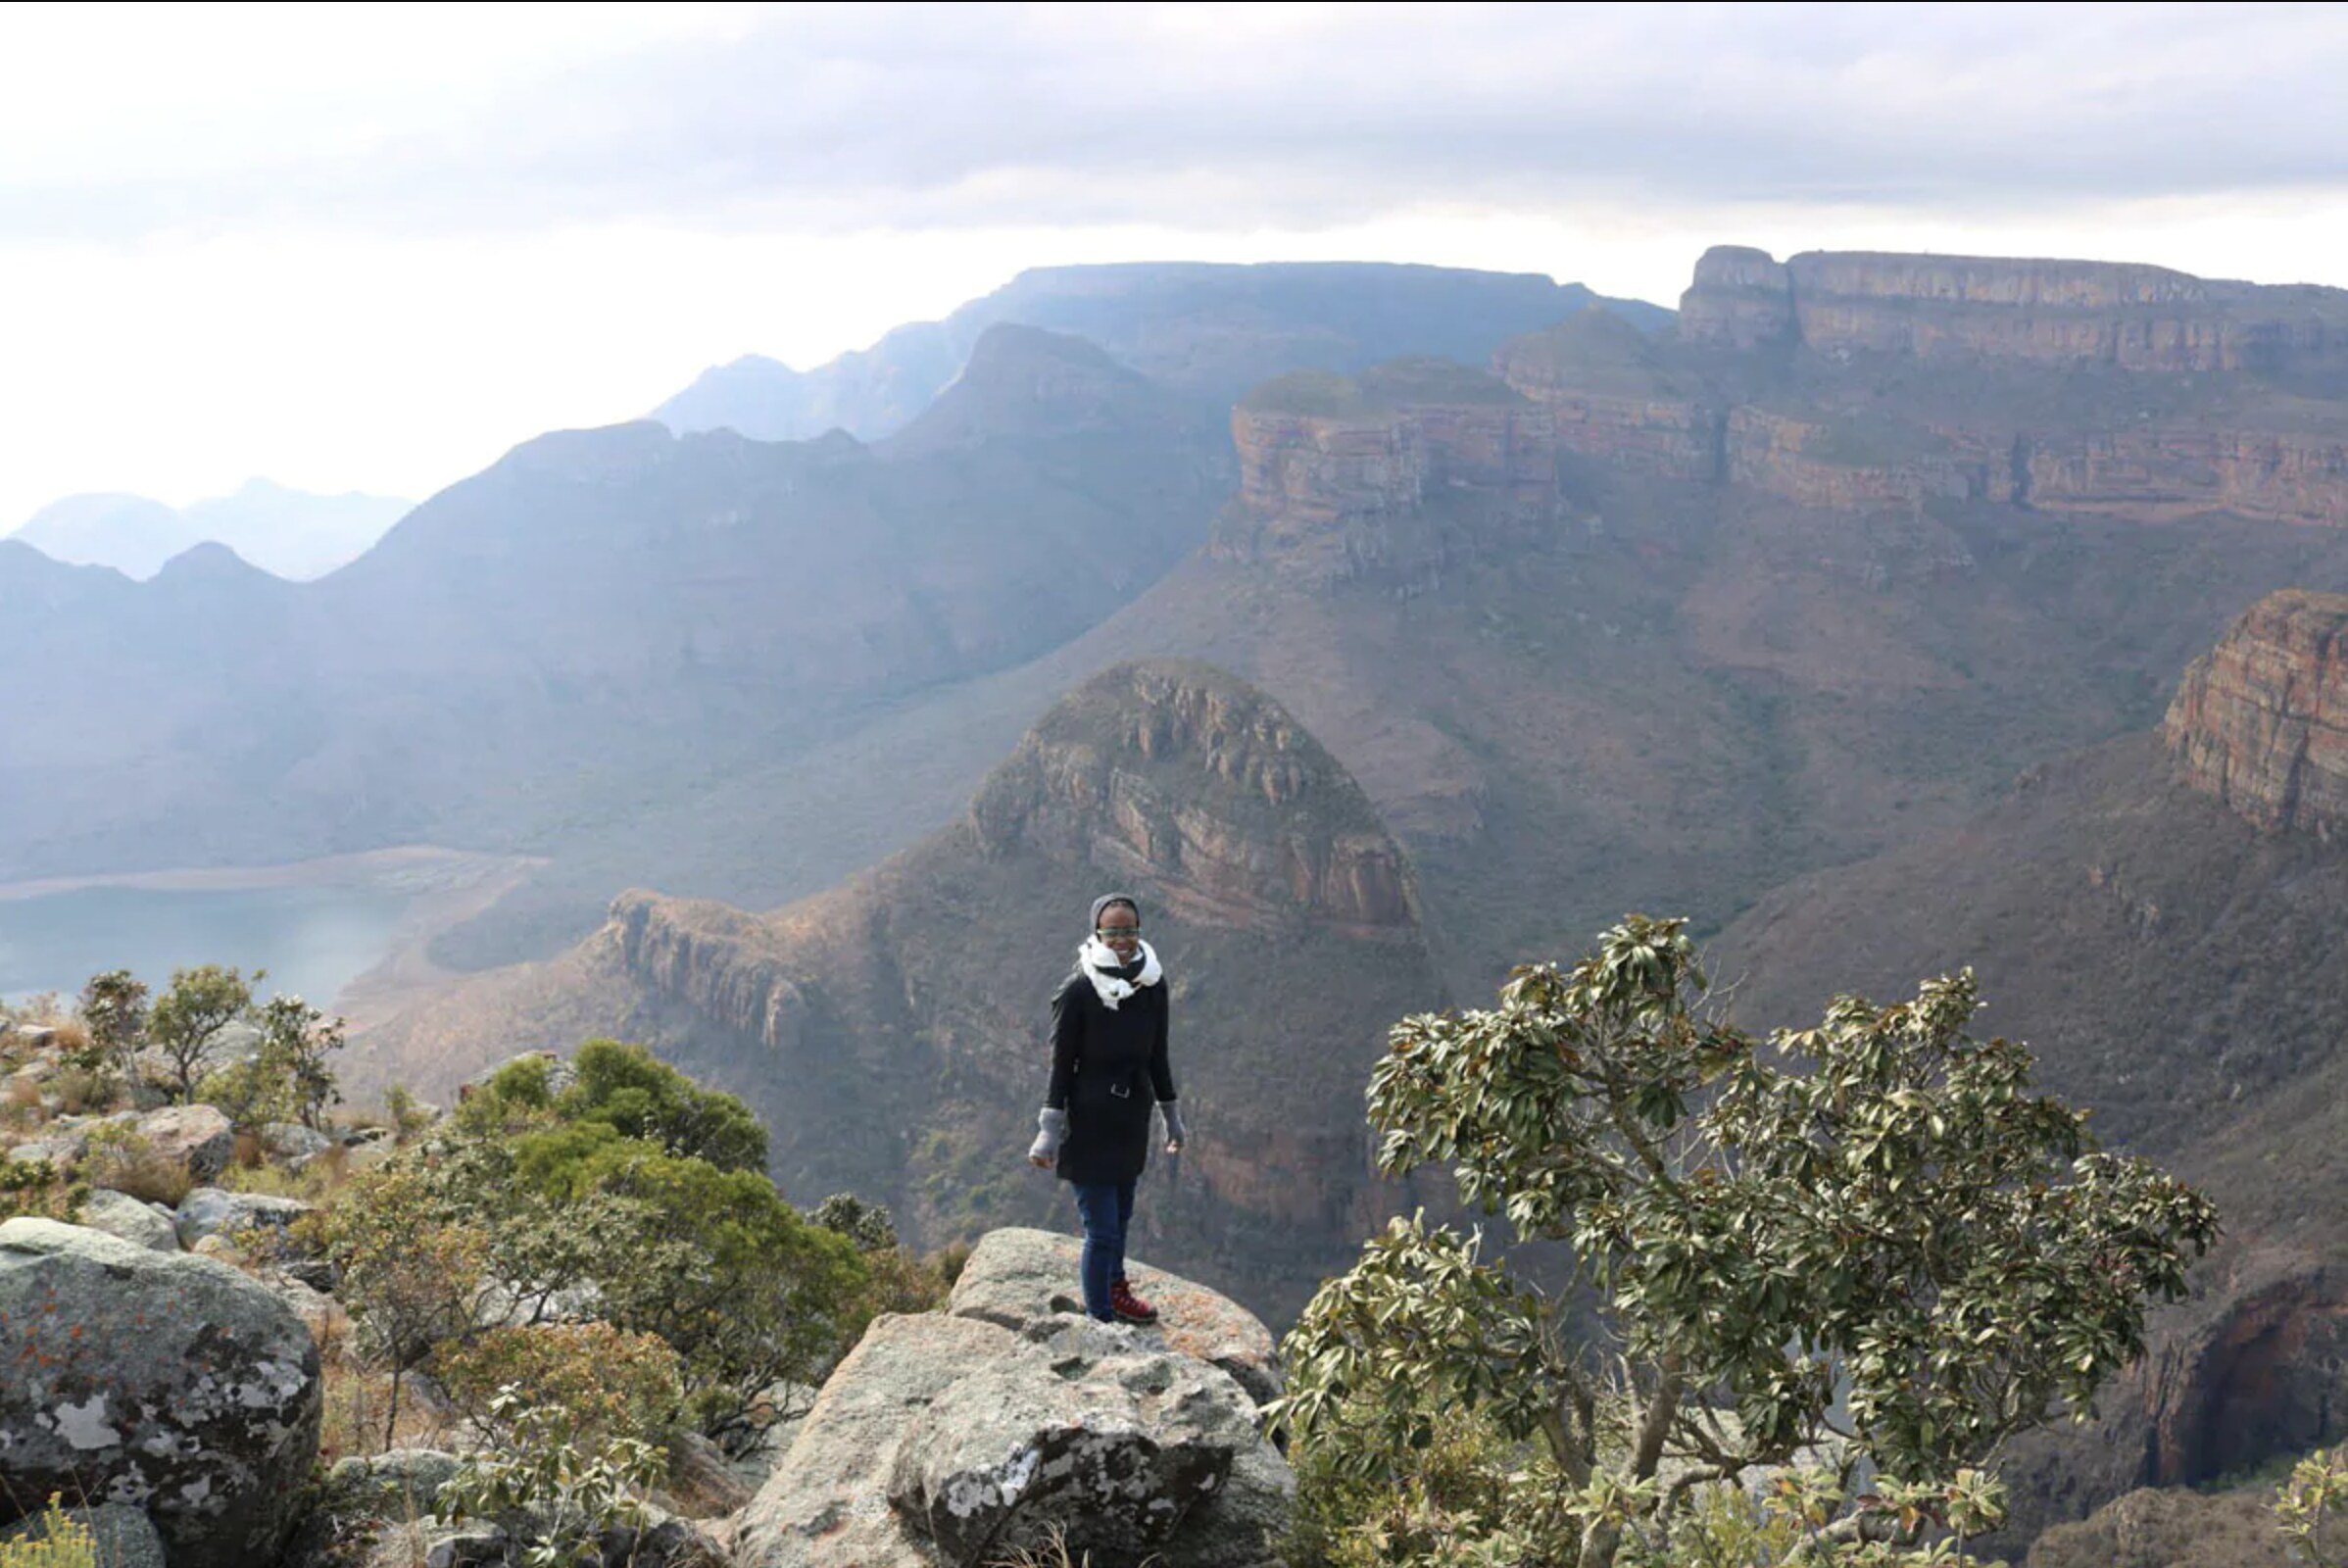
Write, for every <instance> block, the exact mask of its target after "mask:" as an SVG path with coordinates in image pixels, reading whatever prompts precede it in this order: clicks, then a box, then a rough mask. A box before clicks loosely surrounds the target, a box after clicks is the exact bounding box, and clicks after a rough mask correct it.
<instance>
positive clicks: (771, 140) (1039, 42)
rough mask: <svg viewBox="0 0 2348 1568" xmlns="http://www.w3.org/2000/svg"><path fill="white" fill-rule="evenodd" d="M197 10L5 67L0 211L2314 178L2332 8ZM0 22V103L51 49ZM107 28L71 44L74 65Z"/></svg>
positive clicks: (1242, 212)
mask: <svg viewBox="0 0 2348 1568" xmlns="http://www.w3.org/2000/svg"><path fill="white" fill-rule="evenodd" d="M231 15H232V17H233V19H234V23H235V25H233V26H229V27H227V28H225V29H223V28H221V27H220V26H218V25H216V26H213V27H211V28H209V29H195V30H191V31H190V32H189V33H188V34H187V35H186V36H185V37H183V38H179V39H176V40H172V41H169V46H168V48H167V49H166V53H165V54H163V55H158V54H157V53H156V49H157V47H160V46H157V45H154V44H153V43H152V42H151V41H150V45H149V47H147V48H146V49H145V50H144V51H138V52H134V53H135V54H136V58H135V59H132V60H131V61H130V62H129V63H128V66H126V67H122V69H120V70H117V71H116V72H115V73H114V75H107V74H106V73H105V72H103V71H99V79H97V80H95V81H94V82H91V81H84V80H82V79H80V78H79V77H78V76H77V75H76V74H75V73H73V72H72V71H67V72H66V73H64V74H65V76H66V77H67V78H68V79H70V80H71V81H72V83H73V90H72V91H70V92H62V93H61V92H59V91H57V90H54V88H53V89H52V90H51V91H49V92H48V93H46V94H42V93H39V92H30V93H27V92H25V91H23V90H19V91H17V93H16V96H15V101H14V103H13V107H5V108H0V147H14V148H16V149H17V152H16V153H15V154H13V155H10V154H5V153H0V235H5V236H9V237H15V238H20V239H23V238H43V239H77V240H86V239H98V240H122V239H131V238H139V237H144V236H149V235H153V234H156V233H160V232H166V231H184V230H188V229H195V230H212V231H234V230H237V229H241V228H249V227H267V226H277V225H283V224H286V223H298V224H302V225H305V226H307V225H325V226H330V227H351V228H360V229H375V230H382V231H389V232H403V233H479V232H497V231H513V230H515V229H540V228H545V227H549V226H558V225H563V224H600V223H611V222H656V223H663V224H676V225H683V226H691V227H696V228H701V229H709V230H730V229H751V230H762V231H769V232H772V231H779V230H786V229H788V230H795V231H817V232H821V231H836V232H847V231H855V230H858V229H869V228H881V227H890V228H910V229H923V228H956V227H978V226H987V225H1003V224H1041V225H1049V226H1064V227H1079V226H1086V225H1101V224H1114V223H1134V222H1151V223H1172V224H1177V225H1180V226H1183V227H1187V228H1193V229H1200V230H1212V229H1218V228H1225V229H1246V228H1251V227H1260V226H1264V225H1267V224H1276V225H1279V226H1282V227H1287V228H1296V227H1299V226H1313V225H1339V224H1345V223H1354V222H1362V221H1373V220H1375V219H1377V218H1379V217H1380V216H1381V215H1384V214H1389V213H1394V212H1398V211H1403V210H1406V209H1409V208H1411V207H1413V206H1422V205H1425V204H1428V203H1450V204H1464V205H1470V206H1477V207H1484V208H1488V209H1518V210H1526V209H1535V210H1538V209H1542V208H1550V207H1555V206H1559V205H1563V204H1570V203H1573V202H1577V201H1584V200H1602V201H1605V202H1608V203H1613V204H1620V203H1624V202H1640V201H1652V202H1655V203H1657V204H1660V205H1667V206H1681V207H1702V206H1710V205H1718V204H1723V203H1737V204H1744V205H1751V204H1770V203H1783V204H1788V205H1817V204H1822V203H1835V204H1846V205H1847V204H1857V205H1868V204H1883V205H1886V206H1890V205H1896V206H1899V207H1901V208H1902V209H1904V210H1909V211H1917V210H1923V211H1932V210H1941V211H1955V212H1963V211H1976V212H1978V211H1986V210H1999V209H2013V208H2017V207H2020V208H2030V207H2055V206H2059V205H2061V204H2064V203H2070V202H2078V201H2080V200H2085V199H2094V200H2130V199H2145V198H2159V197H2168V196H2196V195H2211V194H2221V193H2224V194H2239V193H2245V192H2275V191H2287V190H2291V189H2302V188H2311V187H2322V188H2333V187H2339V186H2348V94H2341V93H2339V92H2338V91H2337V90H2336V83H2337V82H2338V81H2340V80H2341V79H2343V78H2344V77H2348V10H2342V9H2339V8H2331V7H2299V6H2241V5H2236V6H2224V7H2203V6H2170V7H2158V6H2156V7H2150V8H2146V7H2106V6H2076V7H2075V6H2044V7H2030V8H2024V7H2017V6H1999V7H1955V6H1949V7H1938V6H1935V7H1909V6H1886V7H1876V6H1848V7H1845V6H1709V5H1703V6H1684V7H1617V6H1605V7H1587V8H1586V7H1580V6H1553V7H1513V6H1468V5H1443V6H1439V7H1420V6H1399V5H1390V6H1360V7H1342V8H1341V7H1320V6H1265V7H1246V8H1234V7H1219V6H1205V7H1187V6H1186V7H1157V6H1133V7H1099V8H1093V7H1087V8H1076V7H1068V8H1060V7H1025V6H964V5H955V6H940V7H932V6H896V7H841V8H801V7H788V8H771V7H734V6H705V7H699V8H678V9H676V10H674V11H661V10H660V9H659V8H654V9H649V10H647V9H642V8H627V7H621V8H616V9H612V10H609V11H596V12H593V13H589V14H588V15H589V17H590V18H591V20H592V25H587V24H583V23H581V22H580V21H578V20H576V19H577V18H578V17H579V15H580V14H579V13H577V12H573V11H569V10H565V11H561V12H557V11H554V10H553V8H548V10H547V11H546V12H534V11H531V10H529V9H527V8H522V9H512V8H509V9H506V10H496V11H492V12H491V13H490V14H489V20H488V21H487V22H480V21H470V22H468V21H467V20H466V18H467V17H468V16H469V15H471V12H470V10H469V8H465V9H460V10H458V11H451V12H442V13H426V14H424V15H423V16H421V17H416V16H410V17H408V18H407V19H406V20H405V21H402V20H400V19H399V17H398V16H397V14H395V13H377V12H365V11H363V12H359V13H355V14H347V15H346V14H344V13H339V12H333V11H328V12H325V13H322V14H319V15H322V16H323V17H324V18H326V19H329V20H325V21H321V20H319V16H318V15H314V16H313V17H312V18H310V19H309V20H307V21H305V22H304V23H303V24H302V25H301V26H300V27H299V28H297V29H295V30H294V31H292V32H290V33H289V32H286V31H284V30H283V29H282V28H275V27H272V25H270V24H269V23H268V22H267V21H266V20H265V17H266V15H267V14H265V13H247V12H235V13H232V14H231ZM565 19H570V20H565ZM8 25H12V24H8V23H5V22H0V55H13V57H14V58H15V59H16V60H18V62H19V66H18V67H17V68H15V69H16V71H17V73H18V74H19V77H20V79H18V80H15V81H12V80H10V79H8V71H7V69H6V68H0V104H6V103H9V102H10V98H9V90H10V89H26V88H27V87H28V86H29V85H31V84H33V83H35V82H36V81H37V80H40V79H47V80H50V81H52V82H53V83H54V81H55V80H56V79H57V77H58V75H59V73H58V72H57V71H56V69H55V66H56V64H57V63H56V62H55V61H49V62H46V63H45V64H46V67H47V69H46V70H43V69H41V68H40V65H39V64H38V63H36V66H35V67H26V66H25V65H24V60H25V59H26V56H25V53H24V50H23V49H22V48H19V49H16V50H13V51H12V50H10V49H9V47H8V45H9V44H10V42H11V39H10V38H9V37H8V36H7V35H6V32H5V28H6V27H7V26H8ZM15 25H22V24H15ZM582 29H584V30H582ZM117 30H118V31H119V30H121V29H117ZM112 47H113V46H112V45H111V44H110V42H109V40H108V39H107V37H106V36H105V35H104V33H103V31H102V30H100V31H92V32H91V33H90V34H89V35H87V36H85V37H82V38H80V39H78V40H77V41H75V42H73V44H72V45H71V47H69V48H67V49H66V51H65V52H66V53H67V54H68V55H73V58H74V59H75V60H77V61H78V62H79V63H80V64H81V65H82V66H84V67H85V68H88V69H90V70H93V71H97V70H98V69H99V68H104V67H109V66H122V62H120V61H118V60H117V59H116V56H115V54H114V53H111V52H110V49H111V48H112ZM75 50H78V51H79V52H78V54H75V53H74V51H75ZM36 54H37V51H36ZM215 75H217V76H218V78H219V80H220V91H219V92H218V94H217V95H212V96H208V95H207V93H206V91H205V88H206V86H207V83H208V81H210V80H212V79H213V76H215ZM115 76H119V77H120V78H121V79H120V80H116V79H115ZM60 127H62V129H61V128H60ZM33 132H47V134H45V135H36V134H32V133H33Z"/></svg>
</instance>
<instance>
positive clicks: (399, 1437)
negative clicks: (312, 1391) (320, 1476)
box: [318, 1331, 464, 1465]
mask: <svg viewBox="0 0 2348 1568" xmlns="http://www.w3.org/2000/svg"><path fill="white" fill-rule="evenodd" d="M318 1364H319V1367H320V1369H321V1377H320V1381H321V1383H322V1384H323V1385H324V1387H323V1390H322V1394H323V1397H324V1401H325V1409H324V1413H323V1418H322V1420H321V1421H320V1423H319V1428H318V1461H319V1463H321V1464H326V1465H331V1464H332V1463H334V1461H335V1460H337V1459H348V1458H352V1457H363V1456H366V1455H368V1454H376V1453H381V1452H383V1451H384V1450H385V1449H386V1448H448V1449H452V1450H456V1449H461V1448H462V1447H463V1446H464V1445H463V1444H462V1443H459V1442H457V1441H455V1439H456V1429H455V1428H454V1427H453V1426H452V1425H451V1424H450V1422H449V1421H448V1420H447V1419H446V1418H444V1417H442V1416H441V1415H439V1414H437V1413H435V1412H434V1411H433V1410H431V1409H429V1408H428V1407H426V1406H425V1404H424V1403H423V1401H422V1400H420V1399H417V1398H416V1397H415V1396H414V1394H413V1393H412V1392H410V1391H403V1392H402V1393H401V1395H400V1417H399V1427H398V1429H397V1430H396V1431H395V1432H393V1433H391V1434H390V1441H389V1442H386V1441H385V1431H384V1423H385V1421H386V1420H388V1419H389V1417H390V1414H391V1379H390V1378H388V1377H386V1376H384V1375H383V1374H382V1373H380V1372H374V1371H369V1370H368V1369H367V1368H366V1367H364V1366H362V1365H361V1364H360V1363H359V1358H358V1355H357V1352H356V1351H355V1349H354V1348H352V1347H351V1345H350V1344H349V1343H348V1342H347V1340H346V1339H345V1337H344V1335H343V1334H342V1333H341V1332H334V1331H329V1332H328V1333H327V1335H326V1336H325V1338H324V1339H322V1340H321V1341H320V1342H319V1343H318Z"/></svg>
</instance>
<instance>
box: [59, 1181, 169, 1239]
mask: <svg viewBox="0 0 2348 1568" xmlns="http://www.w3.org/2000/svg"><path fill="white" fill-rule="evenodd" d="M74 1222H75V1223H76V1224H79V1225H84V1226H87V1227H88V1228H89V1229H91V1230H93V1231H104V1232H105V1233H106V1234H107V1235H109V1236H118V1237H121V1238H122V1240H123V1241H125V1242H128V1243H130V1244H131V1245H133V1246H135V1247H144V1248H146V1249H148V1250H151V1251H157V1252H176V1251H178V1250H179V1232H178V1230H177V1229H176V1228H175V1227H174V1226H173V1225H172V1223H171V1221H170V1220H168V1219H165V1218H164V1217H163V1216H162V1215H161V1214H158V1213H156V1212H155V1209H154V1206H153V1205H152V1204H149V1203H144V1202H141V1201H139V1200H137V1199H135V1198H132V1197H131V1196H130V1195H129V1194H127V1193H112V1192H108V1191H107V1190H106V1189H104V1188H99V1189H98V1190H97V1191H95V1192H93V1193H91V1194H90V1195H89V1197H88V1199H87V1200H85V1201H83V1203H82V1205H81V1212H80V1214H79V1215H77V1216H76V1217H75V1221H74Z"/></svg>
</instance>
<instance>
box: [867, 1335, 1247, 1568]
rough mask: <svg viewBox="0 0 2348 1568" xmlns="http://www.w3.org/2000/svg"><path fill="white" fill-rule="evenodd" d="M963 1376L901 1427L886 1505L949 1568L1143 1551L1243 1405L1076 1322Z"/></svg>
mask: <svg viewBox="0 0 2348 1568" xmlns="http://www.w3.org/2000/svg"><path fill="white" fill-rule="evenodd" d="M1062 1321H1063V1323H1064V1324H1065V1327H1064V1328H1062V1329H1061V1331H1060V1332H1059V1333H1057V1334H1055V1335H1053V1336H1052V1338H1051V1339H1050V1340H1049V1341H1048V1342H1047V1343H1046V1345H1045V1346H1044V1351H1045V1354H1044V1356H1043V1358H1042V1360H1041V1362H1039V1359H1038V1357H1037V1356H1035V1355H1022V1354H1006V1355H1002V1356H999V1357H996V1358H995V1359H994V1360H992V1361H991V1362H990V1363H989V1364H987V1365H985V1366H981V1367H978V1368H975V1369H974V1370H972V1371H971V1372H970V1373H969V1374H968V1375H967V1376H965V1377H963V1378H962V1379H961V1380H960V1381H959V1382H957V1383H955V1384H954V1387H953V1388H951V1389H948V1390H947V1391H946V1392H945V1393H944V1394H942V1395H940V1396H939V1397H938V1398H937V1399H936V1400H935V1401H934V1402H933V1403H932V1404H931V1405H930V1406H929V1408H928V1409H927V1410H924V1411H923V1412H922V1413H921V1415H920V1416H919V1418H918V1419H917V1420H916V1421H914V1422H913V1423H912V1426H911V1428H910V1429H909V1431H908V1432H907V1433H906V1436H905V1442H904V1444H903V1445H902V1446H900V1447H899V1449H898V1452H897V1463H896V1466H895V1468H894V1471H893V1473H892V1475H891V1476H890V1482H889V1500H890V1501H891V1502H892V1503H894V1504H895V1505H896V1506H897V1508H898V1509H899V1510H900V1511H901V1512H902V1513H904V1514H905V1516H906V1517H907V1518H908V1519H910V1520H911V1521H913V1522H914V1524H915V1525H916V1527H917V1528H918V1529H919V1530H920V1531H921V1533H923V1534H925V1535H927V1536H928V1537H929V1539H930V1540H931V1541H932V1542H933V1543H935V1544H936V1545H937V1547H938V1554H939V1556H940V1557H941V1558H942V1559H943V1560H944V1561H946V1562H948V1563H952V1564H955V1565H963V1564H968V1565H973V1568H975V1565H978V1564H983V1563H990V1562H996V1561H1000V1560H1001V1559H1003V1558H1004V1557H1006V1556H1010V1555H1013V1554H1014V1553H1017V1552H1019V1551H1040V1550H1042V1549H1044V1548H1045V1547H1046V1546H1047V1545H1049V1544H1051V1542H1052V1539H1053V1537H1054V1535H1055V1534H1057V1535H1059V1536H1060V1537H1062V1538H1064V1540H1065V1542H1066V1544H1067V1547H1068V1551H1069V1554H1070V1555H1071V1556H1078V1555H1080V1554H1081V1553H1085V1552H1090V1553H1092V1554H1094V1555H1095V1556H1096V1557H1097V1558H1100V1559H1101V1560H1104V1561H1122V1560H1127V1559H1135V1560H1138V1559H1141V1558H1145V1557H1150V1556H1153V1555H1155V1554H1157V1553H1158V1552H1159V1551H1160V1549H1161V1548H1163V1547H1164V1546H1165V1544H1167V1543H1168V1542H1169V1541H1171V1540H1173V1539H1174V1537H1175V1534H1176V1532H1177V1531H1179V1530H1180V1529H1181V1527H1182V1524H1183V1522H1184V1521H1185V1520H1186V1519H1187V1518H1188V1517H1189V1516H1190V1513H1191V1511H1192V1510H1193V1509H1194V1508H1196V1507H1197V1506H1198V1504H1199V1503H1201V1502H1204V1501H1205V1500H1206V1499H1207V1498H1208V1497H1210V1496H1212V1495H1215V1494H1216V1493H1218V1492H1219V1491H1220V1490H1221V1489H1222V1487H1223V1483H1224V1482H1225V1481H1226V1480H1227V1479H1229V1477H1230V1475H1231V1466H1232V1463H1233V1461H1234V1460H1235V1459H1236V1458H1237V1457H1238V1455H1239V1454H1240V1453H1241V1452H1242V1451H1243V1450H1246V1449H1250V1448H1253V1447H1254V1446H1256V1442H1257V1438H1256V1433H1255V1423H1254V1413H1255V1412H1254V1406H1253V1404H1252V1403H1251V1402H1250V1401H1249V1400H1248V1398H1247V1395H1246V1394H1244V1393H1243V1392H1242V1391H1241V1390H1240V1388H1239V1386H1238V1385H1237V1384H1236V1383H1234V1382H1233V1381H1232V1379H1231V1377H1230V1375H1229V1374H1228V1373H1225V1372H1223V1371H1222V1370H1221V1369H1220V1368H1217V1367H1211V1366H1208V1365H1207V1364H1206V1363H1204V1362H1202V1361H1194V1360H1191V1359H1190V1358H1189V1357H1187V1356H1179V1355H1168V1354H1166V1353H1164V1352H1163V1351H1158V1350H1151V1349H1148V1348H1143V1347H1141V1346H1139V1345H1137V1344H1136V1343H1135V1339H1134V1336H1133V1335H1131V1334H1125V1333H1119V1332H1117V1331H1116V1330H1114V1329H1111V1328H1109V1327H1107V1326H1106V1325H1103V1324H1099V1323H1094V1322H1092V1321H1090V1320H1089V1319H1085V1318H1076V1317H1071V1318H1066V1319H1063V1320H1062Z"/></svg>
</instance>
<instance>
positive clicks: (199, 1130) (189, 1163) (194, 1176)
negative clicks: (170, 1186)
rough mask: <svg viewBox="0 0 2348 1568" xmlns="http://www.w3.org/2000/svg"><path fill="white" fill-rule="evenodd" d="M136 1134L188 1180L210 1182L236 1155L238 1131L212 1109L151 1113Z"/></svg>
mask: <svg viewBox="0 0 2348 1568" xmlns="http://www.w3.org/2000/svg"><path fill="white" fill-rule="evenodd" d="M132 1131H134V1132H136V1133H137V1134H138V1136H139V1137H140V1138H142V1139H144V1140H145V1141H146V1144H147V1147H148V1148H150V1149H152V1150H154V1151H155V1152H156V1153H157V1154H159V1155H161V1156H162V1157H163V1158H165V1159H168V1160H170V1161H171V1162H172V1163H173V1164H175V1165H179V1166H182V1167H184V1168H185V1169H186V1171H187V1174H188V1179H189V1180H191V1181H195V1182H208V1181H211V1180H212V1179H213V1178H214V1177H215V1176H218V1175H219V1174H220V1172H221V1171H224V1170H226V1169H227V1168H228V1161H229V1160H230V1159H232V1158H234V1157H235V1155H236V1129H235V1128H234V1127H233V1126H231V1125H230V1124H229V1121H228V1118H227V1117H225V1116H223V1115H221V1114H220V1111H219V1110H218V1109H217V1108H216V1107H214V1106H211V1105H166V1106H165V1107H164V1108H163V1109H161V1110H150V1111H148V1112H147V1113H146V1114H145V1115H143V1116H141V1117H139V1119H138V1120H137V1121H136V1122H135V1123H133V1124H132Z"/></svg>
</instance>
